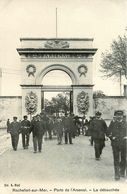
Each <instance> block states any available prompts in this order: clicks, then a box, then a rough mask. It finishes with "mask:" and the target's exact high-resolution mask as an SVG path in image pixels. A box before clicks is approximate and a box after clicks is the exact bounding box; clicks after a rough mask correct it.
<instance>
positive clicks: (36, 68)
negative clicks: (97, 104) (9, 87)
mask: <svg viewBox="0 0 127 194" xmlns="http://www.w3.org/2000/svg"><path fill="white" fill-rule="evenodd" d="M20 41H21V43H22V47H21V48H18V49H17V51H18V53H19V55H20V56H21V63H22V84H21V87H22V114H23V115H24V114H28V109H29V106H31V107H32V108H33V110H34V111H33V112H32V114H33V115H34V114H37V113H40V112H41V104H42V92H43V91H46V90H48V91H54V90H56V89H57V90H59V91H65V90H67V91H72V92H73V112H74V114H75V115H80V114H82V110H83V109H82V108H83V106H84V105H85V106H86V107H84V110H85V111H86V112H85V113H86V114H87V115H88V116H90V115H92V114H93V63H92V62H93V55H94V54H95V53H96V51H97V49H96V48H93V45H92V44H93V39H88V38H83V39H79V38H75V39H72V38H70V39H69V38H68V39H64V38H63V39H59V38H57V39H56V38H51V39H46V38H21V39H20ZM52 70H62V71H64V72H66V73H67V74H68V75H69V76H70V78H71V80H72V85H71V86H69V87H64V86H62V87H60V86H57V87H51V86H43V85H42V84H41V81H42V79H43V77H44V76H45V75H46V74H47V73H48V72H50V71H52ZM32 103H33V104H32Z"/></svg>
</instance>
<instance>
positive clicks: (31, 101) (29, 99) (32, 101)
mask: <svg viewBox="0 0 127 194" xmlns="http://www.w3.org/2000/svg"><path fill="white" fill-rule="evenodd" d="M37 103H38V98H37V95H36V94H35V93H34V92H32V91H31V92H30V93H28V94H27V96H26V97H25V108H26V111H27V112H28V114H34V113H36V111H37Z"/></svg>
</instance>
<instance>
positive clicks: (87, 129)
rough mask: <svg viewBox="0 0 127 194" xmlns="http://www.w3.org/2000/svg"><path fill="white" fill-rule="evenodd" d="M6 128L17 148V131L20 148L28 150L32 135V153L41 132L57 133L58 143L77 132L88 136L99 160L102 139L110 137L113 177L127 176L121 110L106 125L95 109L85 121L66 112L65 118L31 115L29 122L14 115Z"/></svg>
mask: <svg viewBox="0 0 127 194" xmlns="http://www.w3.org/2000/svg"><path fill="white" fill-rule="evenodd" d="M7 131H8V132H10V134H11V140H12V147H13V149H14V150H15V151H16V150H17V146H18V140H19V134H20V133H21V135H22V146H23V149H28V146H29V136H30V133H32V134H33V148H34V153H37V151H38V152H41V151H42V141H43V136H44V134H47V133H48V135H49V139H52V136H53V135H56V136H57V144H58V145H61V144H62V142H63V137H64V141H65V142H64V143H65V144H68V143H69V144H73V142H72V140H73V138H75V136H79V135H80V133H81V132H82V134H83V135H84V134H85V135H87V136H90V137H91V138H90V142H91V145H93V144H94V150H95V159H96V160H97V161H99V160H100V158H101V154H102V151H103V148H104V147H105V140H106V138H109V139H110V140H111V146H112V150H113V158H114V172H115V173H114V174H115V176H114V177H115V180H119V179H120V177H125V176H126V175H127V123H126V119H125V116H124V113H123V111H115V113H114V116H113V119H112V121H111V122H110V124H109V127H107V124H106V122H105V121H104V120H103V119H102V118H101V113H100V112H96V114H95V116H94V117H90V120H89V121H88V120H87V119H86V118H85V116H84V117H82V118H79V117H78V116H74V115H73V114H68V115H67V114H66V115H65V116H64V117H56V118H50V117H49V116H48V115H46V113H44V112H43V113H40V114H38V115H36V116H34V117H33V118H32V120H31V122H30V121H29V120H28V117H27V116H26V115H25V116H24V119H23V120H22V121H21V122H18V121H17V117H13V121H12V122H11V123H10V122H9V120H8V121H7Z"/></svg>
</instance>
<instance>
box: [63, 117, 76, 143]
mask: <svg viewBox="0 0 127 194" xmlns="http://www.w3.org/2000/svg"><path fill="white" fill-rule="evenodd" d="M63 126H64V133H65V144H68V139H69V143H70V144H73V143H72V137H73V134H74V131H75V125H74V119H73V117H72V116H71V115H69V116H67V115H66V116H65V118H64V119H63Z"/></svg>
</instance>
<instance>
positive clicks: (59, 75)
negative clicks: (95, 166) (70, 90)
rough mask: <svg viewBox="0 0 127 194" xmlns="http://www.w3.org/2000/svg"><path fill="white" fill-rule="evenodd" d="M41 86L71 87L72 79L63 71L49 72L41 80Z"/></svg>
mask: <svg viewBox="0 0 127 194" xmlns="http://www.w3.org/2000/svg"><path fill="white" fill-rule="evenodd" d="M42 84H43V85H72V79H71V78H70V76H69V75H68V74H67V73H66V72H65V71H63V70H50V71H48V72H47V73H46V74H45V75H44V77H43V78H42Z"/></svg>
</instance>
